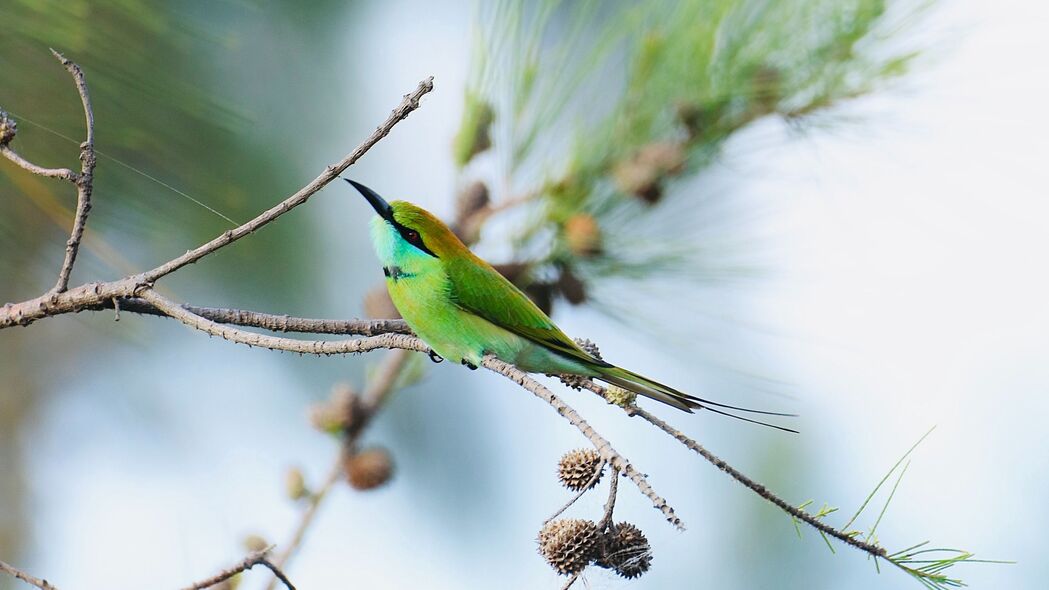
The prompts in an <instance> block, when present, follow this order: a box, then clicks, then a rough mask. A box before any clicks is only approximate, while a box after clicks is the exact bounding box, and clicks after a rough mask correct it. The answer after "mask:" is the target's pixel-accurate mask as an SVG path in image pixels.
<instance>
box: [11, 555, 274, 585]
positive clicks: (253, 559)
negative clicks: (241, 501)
mask: <svg viewBox="0 0 1049 590" xmlns="http://www.w3.org/2000/svg"><path fill="white" fill-rule="evenodd" d="M271 549H272V548H271V547H269V548H266V549H263V550H262V551H256V552H254V553H251V554H250V555H248V556H247V557H245V558H244V559H242V560H240V561H239V562H238V563H237V564H236V565H233V566H232V567H229V568H227V569H224V570H222V571H221V572H219V573H217V574H215V575H214V576H211V577H209V578H207V579H204V580H201V581H199V582H196V583H194V584H191V585H189V586H186V587H185V588H183V589H182V590H204V589H205V588H211V587H212V586H214V585H216V584H220V583H222V582H225V581H226V580H229V579H230V578H232V577H233V576H236V575H237V574H239V573H241V572H243V571H245V570H250V569H251V568H253V567H255V566H256V565H261V566H265V567H266V568H267V569H269V570H270V571H271V572H273V576H274V577H275V579H278V580H280V581H281V583H283V584H284V586H285V587H286V588H287V589H288V590H295V586H294V585H293V584H292V583H291V581H290V580H288V577H287V576H285V575H284V572H283V571H281V569H280V567H279V566H277V565H275V564H273V563H272V562H270V560H269V558H268V556H269V553H270V551H271ZM0 572H3V573H5V574H9V575H11V576H14V577H15V578H16V579H19V580H22V581H23V582H25V583H27V584H31V585H33V586H36V587H37V588H39V589H40V590H58V588H56V587H55V586H54V585H52V584H51V583H50V582H48V581H47V580H42V579H40V578H35V577H33V576H31V575H29V574H27V573H25V572H23V571H22V570H20V569H18V568H16V567H13V566H11V565H8V564H6V563H4V562H2V561H0Z"/></svg>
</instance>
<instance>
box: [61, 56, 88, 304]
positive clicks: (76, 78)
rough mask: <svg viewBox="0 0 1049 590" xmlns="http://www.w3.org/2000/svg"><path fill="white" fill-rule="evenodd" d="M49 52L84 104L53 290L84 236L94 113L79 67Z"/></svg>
mask: <svg viewBox="0 0 1049 590" xmlns="http://www.w3.org/2000/svg"><path fill="white" fill-rule="evenodd" d="M51 54H52V55H54V56H55V59H57V60H58V61H59V62H60V63H61V64H62V65H63V66H65V68H66V71H68V72H69V75H71V76H73V82H74V83H75V84H76V89H77V92H78V93H79V94H80V102H81V103H82V104H83V106H84V122H85V125H86V126H87V139H85V140H84V143H81V144H80V174H78V175H77V176H76V179H75V180H74V183H75V184H76V188H77V198H76V214H75V215H74V217H73V229H72V230H71V231H70V233H69V239H68V240H66V255H65V259H64V260H63V261H62V268H61V269H59V271H58V282H56V283H55V286H54V287H53V288H52V289H51V292H53V293H61V292H62V291H65V290H66V288H67V287H68V286H69V275H70V273H72V272H73V264H74V263H75V262H76V256H77V252H78V251H79V250H80V241H81V240H83V239H84V228H85V227H86V226H87V215H88V213H90V212H91V192H92V190H93V185H94V175H95V115H94V113H93V112H92V110H91V97H90V96H89V95H88V92H87V82H86V81H85V80H84V72H83V70H81V69H80V66H78V65H76V64H75V63H73V62H72V61H70V60H68V59H66V58H65V57H64V56H63V55H62V54H60V53H58V52H57V51H55V50H54V49H52V50H51Z"/></svg>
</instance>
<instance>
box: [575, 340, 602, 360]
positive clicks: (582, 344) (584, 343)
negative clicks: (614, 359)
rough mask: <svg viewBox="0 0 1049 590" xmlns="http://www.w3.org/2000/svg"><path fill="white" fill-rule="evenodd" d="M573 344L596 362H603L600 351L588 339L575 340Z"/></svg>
mask: <svg viewBox="0 0 1049 590" xmlns="http://www.w3.org/2000/svg"><path fill="white" fill-rule="evenodd" d="M575 343H576V344H578V345H579V348H582V349H583V350H584V351H586V353H587V354H589V355H590V356H592V357H594V358H596V359H597V360H599V361H603V360H605V359H603V358H601V351H600V350H599V349H598V348H597V345H596V344H594V343H593V342H591V341H590V339H589V338H576V339H575Z"/></svg>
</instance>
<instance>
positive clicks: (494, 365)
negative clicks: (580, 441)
mask: <svg viewBox="0 0 1049 590" xmlns="http://www.w3.org/2000/svg"><path fill="white" fill-rule="evenodd" d="M481 364H482V365H483V366H484V367H485V368H487V369H490V370H492V371H494V372H496V373H499V374H501V375H503V376H505V377H508V378H509V379H510V380H511V381H513V382H514V383H517V384H518V385H520V386H521V387H523V388H525V389H526V390H528V391H530V392H531V393H532V394H534V395H535V396H536V397H538V398H540V399H542V400H543V401H545V402H546V403H548V404H550V405H551V406H552V407H553V408H554V410H556V411H557V413H558V414H560V415H561V416H562V417H563V418H565V419H566V420H568V422H569V423H571V424H572V426H575V427H576V428H578V429H579V431H580V432H582V433H583V436H585V437H587V438H588V439H590V442H591V443H592V444H593V445H594V448H595V449H596V450H597V452H598V453H600V454H601V457H602V458H604V459H605V460H606V461H608V464H609V465H611V466H612V468H613V469H617V470H619V471H621V472H622V473H623V474H625V475H626V476H627V477H629V478H630V480H631V481H632V482H634V485H636V486H637V489H638V490H640V491H641V493H642V494H644V495H645V497H647V498H648V499H649V500H650V501H651V502H652V505H653V506H654V507H655V508H656V509H657V510H659V511H660V512H662V513H663V516H664V517H665V518H666V519H667V522H669V523H670V524H672V525H674V526H675V527H677V528H679V529H681V530H684V529H685V524H684V523H683V522H682V521H681V519H680V518H678V516H677V514H675V513H674V509H673V508H672V507H671V506H670V504H668V503H667V501H666V500H665V499H663V498H662V497H660V496H659V494H657V493H656V491H655V490H653V489H652V486H651V485H650V484H649V483H648V480H647V479H646V478H645V476H644V475H643V474H642V473H641V472H639V471H638V470H637V469H635V468H634V466H633V465H632V464H631V463H630V461H628V460H627V459H626V457H624V456H623V455H621V454H619V452H618V451H616V450H615V449H614V448H613V447H612V444H611V443H609V442H608V440H607V439H605V438H604V437H603V436H601V435H600V434H598V433H597V431H595V430H594V428H593V427H592V426H590V424H588V423H587V422H586V420H584V419H583V417H582V416H580V415H579V413H578V412H576V411H575V410H574V409H572V407H571V406H569V405H568V404H566V403H565V402H564V401H562V400H561V398H559V397H557V396H556V395H554V394H553V392H551V391H550V390H549V389H547V388H546V387H544V386H543V385H542V384H541V383H539V382H538V381H536V380H535V379H532V378H531V377H529V376H528V374H527V373H525V372H524V371H522V370H520V369H518V368H517V367H515V366H513V365H511V364H509V363H506V362H503V361H501V360H499V359H497V358H495V357H494V356H490V355H489V356H486V357H484V359H482V361H481Z"/></svg>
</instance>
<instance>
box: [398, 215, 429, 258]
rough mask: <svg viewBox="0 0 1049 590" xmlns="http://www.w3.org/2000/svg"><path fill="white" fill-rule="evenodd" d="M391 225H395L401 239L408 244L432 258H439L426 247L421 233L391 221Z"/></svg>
mask: <svg viewBox="0 0 1049 590" xmlns="http://www.w3.org/2000/svg"><path fill="white" fill-rule="evenodd" d="M390 223H392V224H393V227H394V228H396V229H397V232H398V233H399V234H401V237H402V238H404V240H405V241H406V242H408V243H409V244H411V245H413V246H415V247H416V248H418V249H420V250H422V251H423V252H425V253H427V254H429V255H430V256H433V257H434V258H437V255H436V254H434V253H433V250H430V249H429V248H427V247H426V244H425V243H424V242H423V239H422V236H420V235H419V232H417V231H415V230H414V229H409V228H407V227H405V226H403V225H401V224H400V223H398V222H396V221H391V222H390Z"/></svg>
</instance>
